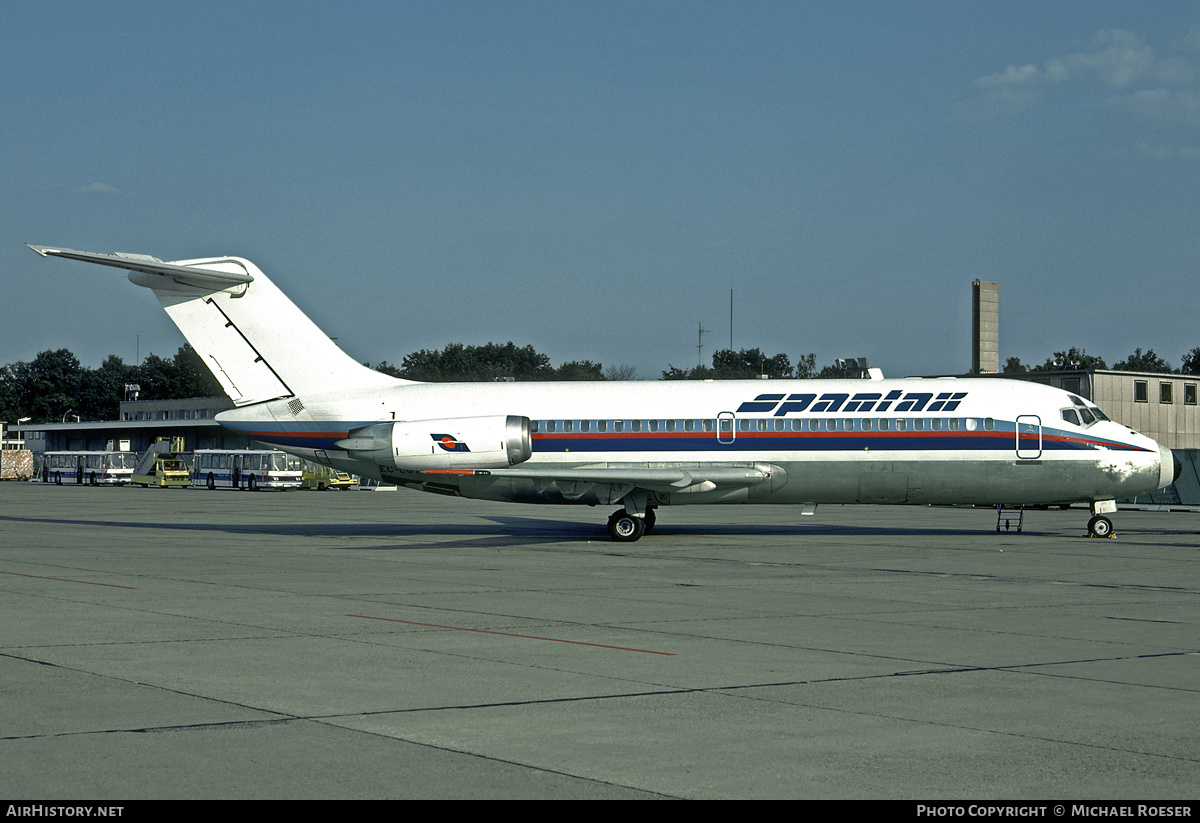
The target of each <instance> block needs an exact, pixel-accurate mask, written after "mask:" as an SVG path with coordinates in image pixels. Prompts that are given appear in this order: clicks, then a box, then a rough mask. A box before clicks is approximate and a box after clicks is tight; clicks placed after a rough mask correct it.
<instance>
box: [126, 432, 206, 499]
mask: <svg viewBox="0 0 1200 823" xmlns="http://www.w3.org/2000/svg"><path fill="white" fill-rule="evenodd" d="M181 451H183V438H182V437H176V438H175V439H174V440H167V439H165V438H162V437H160V438H158V440H156V441H155V442H154V445H153V446H151V447H150V448H149V449H147V450H146V453H145V454H144V455H142V459H141V462H139V463H138V465H137V468H136V469H134V470H133V478H132V480H131V482H133V483H136V484H138V485H139V486H141V487H142V488H146V487H147V486H158V487H160V488H166V487H168V486H181V487H185V488H186V487H187V486H190V485H191V484H192V478H191V476H190V475H189V474H188V467H187V464H186V463H184V462H183V460H182V459H181V458H180V457H179V453H180V452H181Z"/></svg>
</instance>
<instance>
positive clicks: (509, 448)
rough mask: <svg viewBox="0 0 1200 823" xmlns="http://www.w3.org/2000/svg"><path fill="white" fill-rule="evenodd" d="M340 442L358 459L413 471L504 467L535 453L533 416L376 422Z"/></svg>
mask: <svg viewBox="0 0 1200 823" xmlns="http://www.w3.org/2000/svg"><path fill="white" fill-rule="evenodd" d="M337 446H338V448H340V449H345V450H346V451H347V452H349V454H350V457H352V458H354V459H355V460H365V461H367V462H370V463H374V464H375V465H377V466H394V467H395V468H397V469H407V470H410V471H428V470H431V469H434V470H436V469H503V468H507V467H508V466H513V465H516V464H517V463H521V462H523V461H525V460H528V459H529V458H530V457H531V456H532V455H533V439H532V438H531V437H530V425H529V418H528V417H516V416H514V415H508V416H507V417H502V416H500V415H496V416H493V417H451V418H440V419H437V420H405V421H397V422H395V423H376V424H375V425H373V426H367V427H365V428H362V429H356V430H355V431H352V432H350V436H349V437H347V438H346V439H345V440H339V441H338V442H337Z"/></svg>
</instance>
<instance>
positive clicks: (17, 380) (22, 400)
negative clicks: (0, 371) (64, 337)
mask: <svg viewBox="0 0 1200 823" xmlns="http://www.w3.org/2000/svg"><path fill="white" fill-rule="evenodd" d="M9 370H10V375H11V380H12V383H13V388H14V391H13V400H14V401H15V405H16V407H17V410H18V411H20V412H21V415H20V416H21V417H31V418H33V422H35V423H52V422H57V421H59V420H61V419H62V417H63V415H64V414H66V413H67V412H68V411H70V412H71V413H72V414H78V413H79V412H78V409H77V408H76V407H77V406H78V405H79V383H80V380H81V378H82V374H83V369H82V367H80V365H79V358H77V357H76V356H75V355H73V354H71V352H70V351H68V350H67V349H58V350H57V351H49V350H47V351H44V352H39V353H38V355H37V357H35V358H33V360H31V361H30V362H28V363H13V364H11V365H10V366H9Z"/></svg>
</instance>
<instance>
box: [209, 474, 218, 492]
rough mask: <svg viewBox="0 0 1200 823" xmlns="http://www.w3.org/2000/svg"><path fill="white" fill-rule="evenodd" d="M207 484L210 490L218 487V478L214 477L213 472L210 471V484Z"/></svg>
mask: <svg viewBox="0 0 1200 823" xmlns="http://www.w3.org/2000/svg"><path fill="white" fill-rule="evenodd" d="M207 485H208V490H209V491H213V490H215V489H216V488H217V480H216V478H214V477H213V476H212V473H211V472H210V473H209V475H208V484H207Z"/></svg>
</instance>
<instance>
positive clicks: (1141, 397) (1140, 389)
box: [1133, 380, 1150, 403]
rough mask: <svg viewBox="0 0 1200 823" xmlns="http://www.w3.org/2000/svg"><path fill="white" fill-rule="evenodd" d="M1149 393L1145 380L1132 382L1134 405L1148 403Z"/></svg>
mask: <svg viewBox="0 0 1200 823" xmlns="http://www.w3.org/2000/svg"><path fill="white" fill-rule="evenodd" d="M1148 398H1149V391H1148V386H1147V384H1146V381H1145V380H1134V381H1133V400H1134V402H1135V403H1149V402H1150V401H1149V399H1148Z"/></svg>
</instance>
